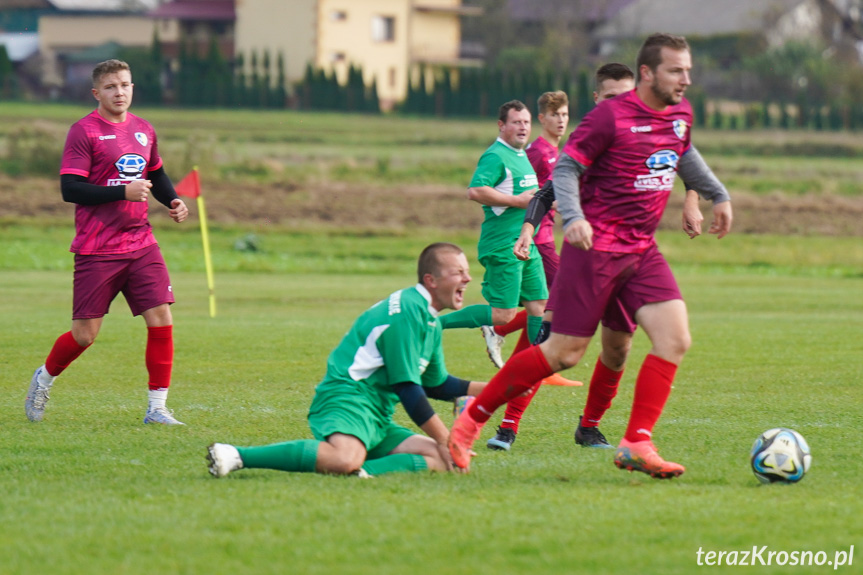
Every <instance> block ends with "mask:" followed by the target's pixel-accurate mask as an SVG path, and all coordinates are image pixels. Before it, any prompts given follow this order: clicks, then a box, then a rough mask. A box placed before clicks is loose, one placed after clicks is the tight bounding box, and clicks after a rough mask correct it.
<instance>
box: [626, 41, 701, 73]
mask: <svg viewBox="0 0 863 575" xmlns="http://www.w3.org/2000/svg"><path fill="white" fill-rule="evenodd" d="M663 48H670V49H672V50H677V51H682V50H686V51H687V52H688V51H689V42H687V41H686V38H684V37H683V36H675V35H674V34H666V33H664V32H660V33H657V34H651V35H650V36H648V37H647V39H646V40H645V41H644V44H642V45H641V48H640V49H639V50H638V57H637V58H636V60H635V69H636V70H638V71H639V72H638V76H639V78H638V79H639V80H640V79H641V67H642V66H647V67H648V68H650V69H651V70H653V71H654V72H655V71H656V67H657V66H659V65H660V64H661V63H662V49H663Z"/></svg>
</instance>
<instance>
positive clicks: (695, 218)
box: [683, 189, 704, 239]
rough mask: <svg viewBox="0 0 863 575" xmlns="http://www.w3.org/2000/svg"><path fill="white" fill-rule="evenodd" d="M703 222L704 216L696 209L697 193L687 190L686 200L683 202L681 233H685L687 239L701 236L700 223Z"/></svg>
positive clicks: (699, 209)
mask: <svg viewBox="0 0 863 575" xmlns="http://www.w3.org/2000/svg"><path fill="white" fill-rule="evenodd" d="M703 221H704V214H702V213H701V208H699V207H698V192H696V191H695V190H690V189H687V190H686V198H685V199H684V200H683V231H684V232H686V235H688V236H689V239H692V238H695V237H697V236H700V235H701V223H702V222H703Z"/></svg>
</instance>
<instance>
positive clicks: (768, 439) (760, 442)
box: [750, 427, 812, 483]
mask: <svg viewBox="0 0 863 575" xmlns="http://www.w3.org/2000/svg"><path fill="white" fill-rule="evenodd" d="M750 463H751V464H752V472H753V473H755V477H757V478H758V480H759V481H761V483H776V482H782V483H797V482H798V481H800V480H801V479H803V476H804V475H806V472H807V471H809V467H811V466H812V453H811V452H810V451H809V444H808V443H806V440H805V439H803V436H802V435H800V434H799V433H797V432H796V431H794V430H793V429H786V428H784V427H776V428H774V429H768V430H767V431H765V432H764V433H762V434H761V435H759V436H758V439H756V440H755V443H754V444H753V445H752V452H751V456H750Z"/></svg>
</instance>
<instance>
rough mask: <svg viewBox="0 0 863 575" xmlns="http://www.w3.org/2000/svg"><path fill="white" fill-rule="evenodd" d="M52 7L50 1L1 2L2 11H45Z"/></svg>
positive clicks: (10, 0) (7, 0)
mask: <svg viewBox="0 0 863 575" xmlns="http://www.w3.org/2000/svg"><path fill="white" fill-rule="evenodd" d="M50 7H51V3H50V2H48V0H0V10H44V9H46V8H50Z"/></svg>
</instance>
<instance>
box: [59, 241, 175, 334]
mask: <svg viewBox="0 0 863 575" xmlns="http://www.w3.org/2000/svg"><path fill="white" fill-rule="evenodd" d="M120 292H122V293H123V295H124V296H125V297H126V302H128V304H129V309H131V310H132V315H141V314H142V313H143V312H145V311H147V310H148V309H151V308H154V307H157V306H160V305H162V304H163V303H174V292H173V290H172V289H171V278H170V277H169V276H168V268H167V266H166V265H165V260H164V258H162V252H161V251H159V245H158V244H153V245H151V246H148V247H146V248H142V249H140V250H136V251H134V252H130V253H128V254H116V255H104V256H82V255H76V256H75V277H74V281H73V288H72V319H94V318H99V317H103V316H104V315H105V314H107V313H108V309H109V308H110V307H111V302H112V301H113V300H114V298H115V297H117V294H119V293H120Z"/></svg>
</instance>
